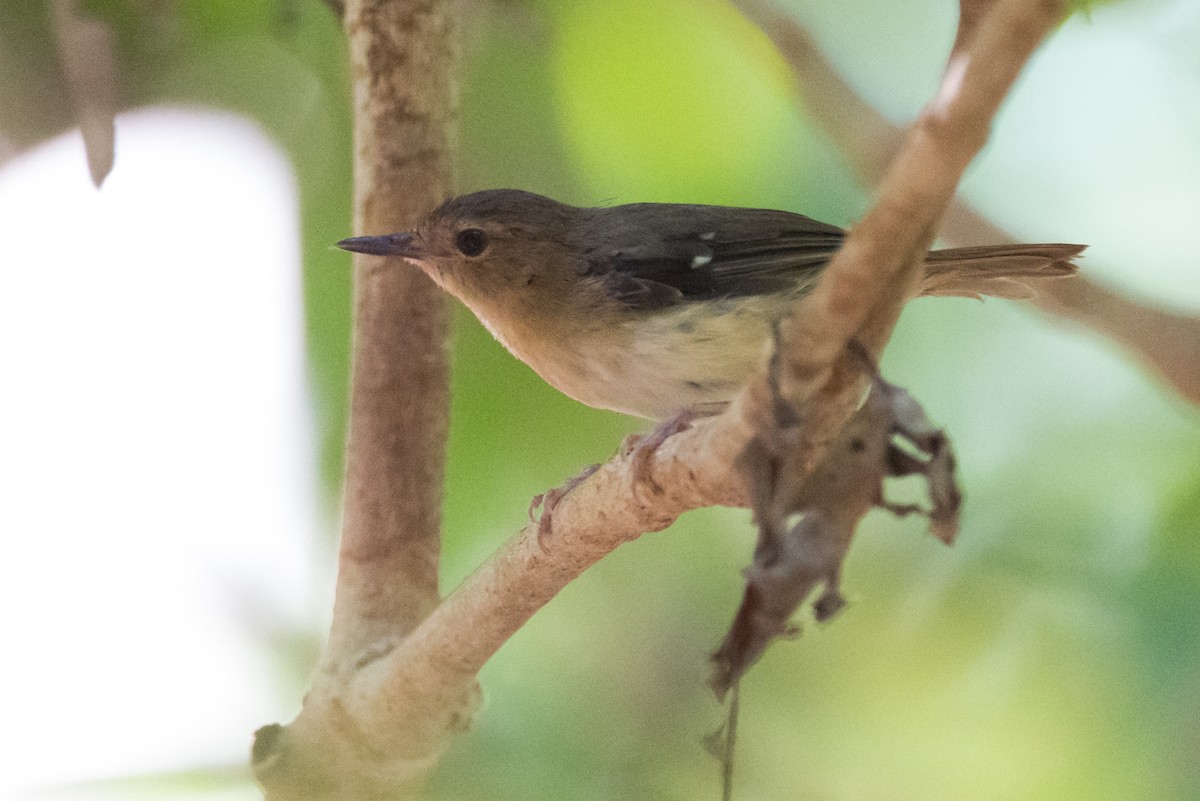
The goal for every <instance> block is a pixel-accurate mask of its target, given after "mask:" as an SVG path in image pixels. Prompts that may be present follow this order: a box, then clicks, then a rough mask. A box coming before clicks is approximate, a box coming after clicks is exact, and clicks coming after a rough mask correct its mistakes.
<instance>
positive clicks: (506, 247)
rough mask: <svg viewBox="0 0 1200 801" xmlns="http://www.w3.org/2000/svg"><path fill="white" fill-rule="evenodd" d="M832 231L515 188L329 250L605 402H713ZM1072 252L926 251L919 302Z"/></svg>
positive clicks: (835, 233)
mask: <svg viewBox="0 0 1200 801" xmlns="http://www.w3.org/2000/svg"><path fill="white" fill-rule="evenodd" d="M845 236H846V232H845V231H843V230H842V229H841V228H838V227H836V226H833V225H827V224H826V223H822V222H818V221H817V220H813V219H811V218H809V217H804V216H802V215H799V214H792V213H790V212H786V211H772V210H769V209H744V208H729V207H723V206H697V205H683V204H674V203H635V204H631V205H626V206H612V207H609V208H579V207H576V206H568V205H566V204H563V203H559V202H557V201H554V200H551V199H550V198H546V197H542V196H540V195H535V194H532V193H530V192H522V191H519V190H515V189H493V190H488V191H484V192H476V193H474V194H470V195H463V196H461V197H457V198H454V199H452V200H449V201H447V202H445V203H443V204H442V205H441V206H440V207H439V208H438V209H436V210H435V211H434V212H433V213H432V214H430V215H429V217H428V218H426V219H425V221H424V222H423V223H422V224H421V226H420V227H419V228H418V229H417V230H416V231H414V232H409V233H396V234H388V235H384V236H360V237H354V238H351V239H344V240H342V241H341V242H339V243H338V247H341V248H344V249H345V250H352V251H355V252H358V253H368V254H373V255H377V256H399V257H401V258H403V259H405V260H407V261H409V262H411V263H413V264H415V265H416V266H417V267H420V268H421V269H422V270H424V271H425V272H426V273H428V274H429V276H430V277H431V278H432V279H433V280H434V281H436V282H437V283H438V284H439V285H440V286H441V287H442V288H443V289H445V290H446V291H447V292H449V293H450V294H452V295H454V296H455V297H457V298H458V299H459V300H461V301H462V302H463V303H465V304H466V305H467V306H468V307H469V308H470V309H471V311H473V312H475V315H476V316H477V317H478V318H479V319H480V321H482V322H483V324H484V325H485V326H487V328H488V330H489V331H491V332H492V334H494V335H495V336H496V338H497V339H498V340H500V342H502V343H503V344H504V346H505V347H507V348H508V349H509V350H510V351H511V352H512V353H513V354H514V355H515V356H516V357H517V358H519V359H521V360H522V361H524V362H525V363H526V364H528V365H529V366H530V367H532V368H533V369H534V370H535V371H537V373H538V374H539V375H540V376H541V377H542V378H544V379H545V380H546V381H548V382H549V383H550V384H552V385H553V386H555V387H557V388H558V389H559V390H561V391H562V392H565V393H566V394H567V395H569V396H571V397H572V398H575V399H576V400H578V401H580V402H582V403H586V404H588V405H589V406H596V407H599V408H601V409H613V410H615V411H618V412H624V413H626V414H631V415H636V416H639V417H647V418H651V419H654V420H663V419H666V418H669V417H671V416H672V415H674V414H676V413H678V412H681V411H693V412H697V413H702V414H703V413H711V412H715V411H719V410H720V409H721V408H723V407H724V406H725V404H727V403H728V402H729V401H730V400H731V399H732V398H733V396H734V394H735V393H736V392H737V390H738V388H739V387H740V386H741V385H742V383H743V382H744V381H745V380H746V379H747V378H748V377H749V375H750V373H751V372H752V371H753V370H754V369H755V368H756V367H757V365H758V364H759V362H760V360H761V358H762V356H763V350H764V345H765V343H766V341H767V339H768V337H769V336H770V332H771V328H772V324H773V323H774V321H775V320H776V319H777V318H778V317H779V316H780V315H781V314H783V313H784V311H785V310H786V309H787V308H788V307H789V306H790V304H791V303H792V302H793V301H794V300H795V299H796V298H798V297H799V296H801V295H804V294H805V293H806V292H808V291H809V290H810V289H811V288H812V287H813V285H814V284H815V282H816V280H817V277H818V276H819V275H820V273H821V270H822V268H824V266H825V265H826V264H827V263H828V261H829V259H830V258H831V257H832V256H833V254H834V252H835V251H836V250H837V249H838V247H839V246H840V245H841V244H842V240H843V239H844V238H845ZM1083 249H1084V246H1083V245H1066V244H1048V245H994V246H985V247H971V248H955V249H952V250H935V251H933V252H931V253H930V254H929V256H928V259H927V260H926V269H925V279H924V281H923V282H922V285H921V287H920V294H922V295H959V296H965V297H975V298H978V297H981V296H983V295H992V296H996V297H1005V298H1025V297H1029V296H1031V295H1032V294H1033V290H1032V289H1031V288H1030V286H1029V284H1030V283H1033V282H1036V281H1039V280H1043V279H1046V278H1054V277H1060V276H1065V275H1071V274H1072V273H1074V272H1075V269H1076V268H1075V265H1074V264H1072V263H1071V259H1073V258H1074V257H1076V256H1078V255H1079V254H1080V253H1081V252H1082V251H1083Z"/></svg>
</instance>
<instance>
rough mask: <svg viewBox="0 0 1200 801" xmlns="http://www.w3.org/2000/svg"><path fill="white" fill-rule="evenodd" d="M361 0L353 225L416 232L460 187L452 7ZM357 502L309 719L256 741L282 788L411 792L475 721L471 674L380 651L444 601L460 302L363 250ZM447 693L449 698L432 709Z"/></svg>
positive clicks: (350, 29) (353, 480) (349, 465)
mask: <svg viewBox="0 0 1200 801" xmlns="http://www.w3.org/2000/svg"><path fill="white" fill-rule="evenodd" d="M450 5H451V4H450V3H448V2H442V0H350V2H348V3H346V6H345V15H344V20H343V21H344V25H345V31H346V35H347V37H348V39H349V43H350V58H351V68H352V73H353V81H354V131H355V165H354V169H355V226H354V227H355V229H356V230H359V231H378V230H396V229H404V228H411V227H413V226H414V224H415V223H416V222H417V221H419V220H420V219H421V218H422V217H423V216H424V215H425V214H426V213H427V212H428V211H429V210H430V209H431V208H433V207H435V206H436V205H437V204H438V203H440V202H441V201H442V200H443V199H444V198H446V197H447V196H449V195H450V194H452V192H451V189H452V187H451V133H452V131H451V129H452V119H453V115H454V108H455V97H454V87H453V80H454V67H455V53H454V42H453V25H452V19H453V11H452V10H451V8H450ZM354 302H355V328H354V345H353V347H354V351H353V380H352V387H351V404H350V405H351V408H350V431H349V441H348V444H347V455H346V480H345V503H344V511H343V525H342V539H341V549H340V558H339V563H338V578H337V587H336V599H335V604H334V612H333V622H332V626H331V629H330V633H329V641H328V644H327V645H326V648H325V651H324V653H323V655H322V658H321V663H320V666H319V669H318V672H317V675H316V677H315V679H314V683H313V687H312V689H311V690H310V692H309V694H308V696H307V697H306V698H305V702H304V707H303V709H302V710H301V712H300V714H299V716H298V717H297V718H296V719H295V720H294V721H293V722H292V723H290V724H288V725H287V726H278V725H272V726H267V727H264V728H263V729H261V730H260V731H259V733H258V734H257V736H256V740H255V747H254V755H253V762H254V768H255V774H256V777H257V778H258V780H259V782H260V783H261V784H262V786H263V788H264V789H265V791H266V795H267V797H268V798H279V799H293V798H306V799H308V798H330V799H335V798H336V799H359V798H377V797H383V796H387V797H393V796H395V795H397V794H399V793H404V792H408V791H411V789H412V788H413V787H414V786H415V785H416V784H417V783H418V782H419V780H420V779H421V777H422V776H423V775H424V774H425V773H426V772H427V769H428V766H429V765H430V764H431V763H432V762H433V761H435V760H436V758H437V757H438V756H439V755H440V753H441V752H442V750H443V749H444V748H445V746H446V744H447V743H448V741H449V736H450V734H451V733H452V732H455V731H458V730H459V729H461V728H462V726H463V721H462V718H464V717H469V714H470V710H471V708H472V704H473V699H474V684H473V679H472V677H469V676H468V677H464V679H463V681H462V682H460V683H459V684H458V685H456V686H455V687H454V688H453V690H452V691H451V690H446V691H444V692H443V693H441V694H440V695H432V694H420V695H414V694H413V693H414V692H418V693H419V691H420V690H421V689H422V687H421V685H420V683H419V682H418V683H416V684H414V686H413V687H406V688H394V687H387V686H381V685H380V683H379V682H378V681H376V673H375V671H374V670H373V668H374V663H377V661H378V660H379V659H380V657H382V656H383V655H385V654H386V653H388V651H389V650H392V649H394V648H395V647H396V646H397V645H398V644H399V643H400V642H402V641H403V639H404V638H405V637H406V636H407V635H408V634H409V633H410V632H411V631H412V630H413V629H414V628H415V627H416V626H417V625H418V624H419V623H420V621H421V620H423V619H424V618H425V617H426V616H427V615H428V614H429V612H430V611H431V610H432V609H434V607H435V606H436V605H437V603H438V599H439V596H438V587H437V569H438V554H439V545H440V540H439V537H440V525H441V505H442V480H443V472H444V470H443V468H444V453H445V447H446V432H447V421H448V414H449V368H448V353H447V338H448V321H449V317H448V312H447V303H446V299H445V296H444V294H443V293H442V292H441V291H440V290H438V289H437V288H436V287H435V286H434V285H433V283H432V282H431V281H429V279H428V278H426V277H425V275H424V274H423V273H421V272H420V271H419V270H405V269H397V268H396V267H395V266H394V265H387V264H383V263H381V262H380V261H379V260H373V259H370V258H367V257H361V256H360V257H358V258H356V259H355V301H354ZM434 704H436V708H435V707H434V706H431V705H434Z"/></svg>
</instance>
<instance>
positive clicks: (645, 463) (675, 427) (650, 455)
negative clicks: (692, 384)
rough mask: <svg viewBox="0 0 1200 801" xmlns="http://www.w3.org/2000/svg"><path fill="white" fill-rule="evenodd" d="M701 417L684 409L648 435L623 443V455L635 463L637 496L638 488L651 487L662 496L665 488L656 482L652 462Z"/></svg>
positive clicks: (636, 435)
mask: <svg viewBox="0 0 1200 801" xmlns="http://www.w3.org/2000/svg"><path fill="white" fill-rule="evenodd" d="M700 416H701V415H700V414H699V413H698V412H696V411H695V410H694V409H683V410H682V411H678V412H676V413H675V414H673V415H671V416H670V417H668V418H667V419H666V420H663V421H662V422H661V423H659V424H658V425H657V426H655V427H654V430H653V431H651V432H650V433H648V434H631V435H630V436H628V437H626V438H625V441H624V442H623V443H621V453H622V454H624V455H625V456H629V457H631V458H632V461H633V491H634V494H635V495H636V494H637V493H638V488H639V487H642V486H648V487H650V490H651V491H652V492H653V493H654V494H655V495H662V494H663V488H662V487H661V486H659V483H658V482H657V481H655V480H654V475H653V474H652V472H651V469H650V468H651V460H653V459H654V454H655V453H656V452H657V451H658V449H659V448H660V447H662V444H663V443H664V442H666V441H667V440H668V439H670V438H671V437H673V436H675V435H676V434H678V433H679V432H680V431H686V430H687V429H688V428H690V427H691V425H692V422H693V421H694V420H695V419H696V418H697V417H700Z"/></svg>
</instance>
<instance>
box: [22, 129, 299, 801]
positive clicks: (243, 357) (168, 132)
mask: <svg viewBox="0 0 1200 801" xmlns="http://www.w3.org/2000/svg"><path fill="white" fill-rule="evenodd" d="M0 226H2V227H3V235H2V236H0V271H2V272H0V275H2V288H0V370H2V375H3V379H2V380H3V385H4V389H3V391H2V394H0V404H3V406H4V409H3V413H0V532H3V533H2V536H3V541H4V556H3V558H2V559H0V616H2V622H0V627H2V630H3V634H4V645H3V650H4V657H3V659H2V660H0V687H3V688H4V689H3V697H2V698H0V731H4V732H7V733H8V737H12V741H11V742H9V743H7V744H6V745H5V746H4V748H3V751H4V754H5V760H4V762H5V764H4V767H3V769H0V798H8V797H15V796H22V795H23V792H24V791H25V790H28V789H30V788H33V787H39V786H47V785H63V784H65V783H72V782H78V781H81V780H89V779H96V778H103V777H119V776H126V775H136V774H146V773H154V772H159V771H171V770H178V769H190V768H195V767H198V766H205V765H221V764H229V765H234V766H238V765H245V763H246V762H247V757H248V754H249V747H250V737H251V733H252V732H253V730H254V729H255V728H256V727H258V726H260V725H262V724H264V723H269V722H273V721H280V720H287V719H289V718H290V717H291V716H292V715H293V714H294V712H295V704H296V703H298V698H292V699H281V698H278V697H277V695H278V693H279V687H280V682H279V680H278V676H277V675H273V672H272V668H271V664H270V662H269V654H268V651H267V649H268V645H269V643H268V641H267V640H266V639H265V638H264V637H262V636H261V627H262V626H263V625H268V626H271V625H281V626H284V627H286V626H301V627H304V628H309V629H311V626H312V619H313V617H314V616H315V617H317V618H318V619H319V618H320V614H321V613H320V612H319V611H318V610H316V609H313V608H312V604H314V603H316V601H314V600H313V599H312V598H311V597H310V596H311V594H312V587H313V584H314V582H313V581H312V580H311V578H310V576H309V569H310V564H309V562H310V560H309V556H310V549H311V548H312V544H313V541H314V537H313V533H314V530H315V526H316V514H315V511H314V500H313V499H314V498H316V497H317V494H316V492H315V491H314V490H315V481H316V479H315V475H314V466H315V458H314V454H313V443H312V437H311V435H310V425H309V420H308V408H307V400H306V387H305V360H304V359H305V357H304V351H303V349H304V336H303V327H302V325H303V317H302V309H301V292H300V274H299V268H298V265H299V264H300V254H299V232H298V230H297V199H296V189H295V186H294V184H293V179H292V176H291V170H290V167H289V165H288V164H287V163H286V161H285V160H284V158H283V157H282V156H281V155H280V153H279V152H278V151H277V150H276V149H275V148H274V147H273V145H272V144H271V143H270V142H269V141H268V140H267V139H266V137H265V136H264V135H263V134H262V133H261V132H260V131H258V130H257V129H256V128H255V127H253V126H252V125H251V124H249V123H247V122H245V121H243V120H241V119H239V118H235V117H231V116H228V115H223V114H220V113H214V112H209V111H195V110H190V111H189V110H170V109H159V110H146V111H139V112H135V113H131V114H127V115H124V116H122V117H121V118H120V119H119V121H118V126H117V159H116V168H115V170H114V171H113V173H112V175H111V176H110V177H109V178H108V180H107V181H106V182H105V184H104V187H103V189H102V190H100V191H97V190H96V189H95V187H93V186H92V185H91V183H90V182H89V179H88V172H87V169H86V166H85V164H84V161H83V153H82V146H81V144H80V142H79V138H78V135H77V134H75V135H66V136H63V137H60V138H58V139H56V140H54V141H51V142H48V143H46V144H45V145H44V146H42V147H39V148H37V149H36V150H34V151H31V152H29V153H26V154H24V155H22V156H21V157H20V158H18V159H16V160H14V161H13V162H11V163H9V164H8V165H6V167H5V168H4V169H3V171H0ZM8 737H6V739H8ZM100 793H101V790H100V789H99V788H97V787H90V788H86V787H85V788H76V789H75V790H73V791H71V792H66V791H63V792H58V793H54V794H53V795H52V797H54V798H68V797H70V798H97V797H100V795H99V794H100ZM254 795H255V794H254V791H253V789H252V787H251V786H250V785H246V787H245V789H244V790H243V791H241V792H240V793H239V796H244V797H254ZM112 796H113V797H129V796H130V793H129V792H128V791H123V790H118V789H115V788H114V789H113V790H112ZM39 797H46V796H41V795H39ZM105 797H107V795H105Z"/></svg>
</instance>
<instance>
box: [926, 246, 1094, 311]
mask: <svg viewBox="0 0 1200 801" xmlns="http://www.w3.org/2000/svg"><path fill="white" fill-rule="evenodd" d="M1085 247H1087V245H983V246H980V247H973V248H951V249H949V250H935V251H933V252H932V253H930V254H929V257H928V258H927V259H926V261H925V279H924V281H923V282H922V283H921V294H922V295H956V296H959V297H965V298H982V297H983V296H984V295H990V296H992V297H997V298H1018V299H1020V298H1030V297H1033V296H1034V295H1036V294H1037V293H1036V292H1035V290H1034V288H1033V287H1034V285H1036V284H1037V282H1038V281H1042V280H1045V279H1047V278H1062V277H1064V276H1068V275H1074V274H1075V272H1076V271H1077V270H1078V269H1079V268H1078V267H1076V266H1075V264H1074V263H1073V262H1072V259H1074V258H1075V257H1076V256H1078V255H1079V254H1080V253H1082V252H1083V249H1084V248H1085Z"/></svg>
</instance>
